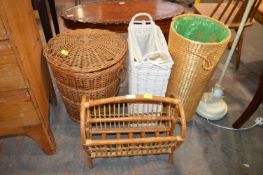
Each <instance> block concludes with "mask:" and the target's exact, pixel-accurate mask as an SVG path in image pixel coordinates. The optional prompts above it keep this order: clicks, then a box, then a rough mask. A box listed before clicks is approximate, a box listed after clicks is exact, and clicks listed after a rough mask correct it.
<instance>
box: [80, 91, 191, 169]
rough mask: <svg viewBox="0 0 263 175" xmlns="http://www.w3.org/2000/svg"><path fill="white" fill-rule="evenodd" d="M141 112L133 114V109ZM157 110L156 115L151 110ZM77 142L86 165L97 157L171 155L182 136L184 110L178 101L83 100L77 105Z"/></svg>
mask: <svg viewBox="0 0 263 175" xmlns="http://www.w3.org/2000/svg"><path fill="white" fill-rule="evenodd" d="M138 103H140V104H141V107H142V109H143V108H144V107H146V108H147V109H148V110H142V112H138V111H137V112H136V111H135V110H134V108H135V105H136V104H138ZM157 106H161V110H160V111H158V113H156V112H154V111H153V110H149V109H154V108H156V107H157ZM80 127H81V139H82V144H83V147H84V149H85V151H86V152H87V155H88V165H89V167H90V168H92V167H93V164H92V160H93V159H95V158H99V157H119V156H136V155H151V154H169V161H168V163H169V164H170V165H171V164H172V163H173V153H174V151H175V149H176V148H177V147H178V146H180V145H181V143H182V142H183V141H184V138H185V135H186V122H185V116H184V109H183V106H182V104H181V102H180V100H179V99H175V98H168V97H161V96H152V95H149V94H145V95H138V96H135V95H127V96H117V97H111V98H104V99H98V100H89V99H88V98H86V96H83V99H82V102H81V122H80Z"/></svg>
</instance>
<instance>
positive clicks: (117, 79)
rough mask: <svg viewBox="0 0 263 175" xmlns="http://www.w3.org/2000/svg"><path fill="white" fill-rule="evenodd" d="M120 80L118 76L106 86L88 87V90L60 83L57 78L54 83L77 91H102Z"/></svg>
mask: <svg viewBox="0 0 263 175" xmlns="http://www.w3.org/2000/svg"><path fill="white" fill-rule="evenodd" d="M118 81H120V78H116V80H114V81H112V82H111V83H110V84H109V85H108V86H106V87H102V88H100V89H89V90H85V89H76V88H74V87H71V86H68V85H66V84H64V83H61V82H60V81H59V80H56V83H57V84H58V85H59V86H62V87H63V88H67V89H69V90H71V91H77V92H81V93H95V92H100V91H103V90H106V89H108V88H109V87H111V86H113V85H115V84H117V82H118Z"/></svg>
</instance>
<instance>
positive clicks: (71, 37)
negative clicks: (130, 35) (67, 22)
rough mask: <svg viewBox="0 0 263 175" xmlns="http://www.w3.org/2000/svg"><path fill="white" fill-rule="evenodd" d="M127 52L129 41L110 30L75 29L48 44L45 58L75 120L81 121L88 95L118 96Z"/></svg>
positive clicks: (95, 96)
mask: <svg viewBox="0 0 263 175" xmlns="http://www.w3.org/2000/svg"><path fill="white" fill-rule="evenodd" d="M126 52H127V43H126V41H125V40H124V39H123V38H122V37H121V36H120V35H119V34H116V33H114V32H110V31H107V30H97V29H82V30H75V31H72V32H69V33H63V34H60V35H58V36H56V37H54V38H52V39H51V40H50V41H49V42H48V44H47V46H46V48H45V50H44V56H45V57H46V59H47V60H48V63H49V65H50V66H51V69H52V71H53V74H54V77H55V79H56V82H57V85H58V89H59V92H60V94H61V96H62V99H63V102H64V104H65V106H66V109H67V112H68V113H69V115H70V117H71V119H73V120H74V121H79V118H80V117H79V116H80V101H81V97H82V96H83V95H84V94H86V95H87V96H88V98H91V99H99V98H107V97H111V96H115V95H116V94H117V92H118V89H119V84H120V80H121V79H122V76H123V67H124V63H125V58H126Z"/></svg>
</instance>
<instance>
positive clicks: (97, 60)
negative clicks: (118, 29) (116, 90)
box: [44, 29, 127, 73]
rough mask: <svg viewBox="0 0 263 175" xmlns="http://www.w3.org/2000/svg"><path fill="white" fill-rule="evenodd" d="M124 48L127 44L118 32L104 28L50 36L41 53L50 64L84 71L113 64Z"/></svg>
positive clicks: (97, 69) (91, 70)
mask: <svg viewBox="0 0 263 175" xmlns="http://www.w3.org/2000/svg"><path fill="white" fill-rule="evenodd" d="M63 51H64V52H63ZM126 51H127V44H126V42H125V40H124V39H123V38H122V37H121V36H120V35H119V34H116V33H114V32H110V31H107V30H99V29H82V30H81V29H80V30H74V31H72V32H68V33H62V34H60V35H57V36H56V37H54V38H52V39H51V40H50V41H49V42H48V44H47V47H46V48H45V50H44V55H45V57H46V58H47V60H48V62H49V63H50V64H51V65H52V66H55V67H58V68H59V69H64V70H67V71H71V72H81V73H84V72H95V71H99V70H102V69H106V68H108V67H110V66H112V65H114V64H116V63H117V62H119V61H120V60H121V59H123V57H124V55H125V54H126Z"/></svg>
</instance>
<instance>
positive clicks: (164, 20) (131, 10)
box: [61, 0, 184, 33]
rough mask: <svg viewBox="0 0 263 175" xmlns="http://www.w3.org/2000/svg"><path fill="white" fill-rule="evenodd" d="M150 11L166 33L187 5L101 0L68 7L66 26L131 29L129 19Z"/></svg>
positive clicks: (155, 1) (65, 16)
mask: <svg viewBox="0 0 263 175" xmlns="http://www.w3.org/2000/svg"><path fill="white" fill-rule="evenodd" d="M140 12H146V13H149V14H150V15H151V16H152V17H153V20H154V21H155V22H156V24H157V25H159V26H160V27H161V29H162V30H163V32H164V33H168V32H169V27H170V22H171V20H172V17H174V16H177V15H180V14H183V13H184V7H183V6H181V5H178V4H175V3H170V2H166V1H160V0H153V1H102V2H101V1H100V2H92V3H88V4H83V5H78V6H75V7H72V8H70V9H67V10H65V11H64V12H63V13H62V15H61V17H62V18H63V20H64V24H65V25H66V27H68V28H70V29H77V28H100V29H108V30H112V31H116V32H127V29H128V25H129V21H130V20H131V18H132V16H134V15H135V14H137V13H140Z"/></svg>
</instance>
